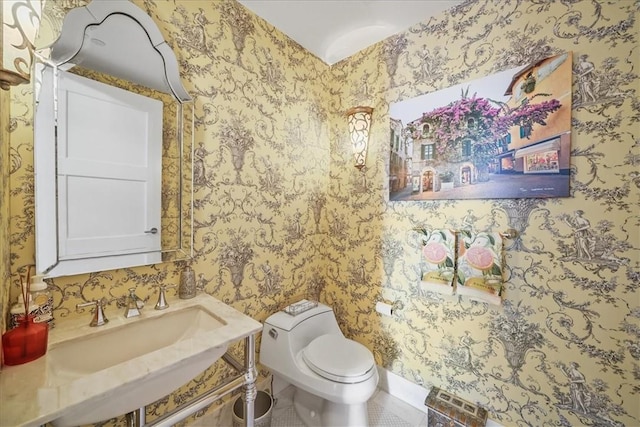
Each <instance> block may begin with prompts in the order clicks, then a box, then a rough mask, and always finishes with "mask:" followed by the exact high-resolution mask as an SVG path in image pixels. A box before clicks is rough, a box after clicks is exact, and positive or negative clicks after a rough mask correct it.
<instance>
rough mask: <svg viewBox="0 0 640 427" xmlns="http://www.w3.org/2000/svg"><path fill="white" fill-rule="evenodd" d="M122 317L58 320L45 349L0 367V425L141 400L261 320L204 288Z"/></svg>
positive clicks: (160, 392)
mask: <svg viewBox="0 0 640 427" xmlns="http://www.w3.org/2000/svg"><path fill="white" fill-rule="evenodd" d="M169 304H170V306H169V308H168V309H166V310H162V311H158V310H154V309H153V306H151V307H145V308H144V309H143V310H142V312H141V315H140V316H139V317H134V318H130V319H125V318H124V316H123V314H124V313H123V312H124V310H117V312H116V309H115V308H112V307H107V308H106V309H105V314H106V316H107V318H108V319H109V323H107V324H106V325H104V326H98V327H90V326H89V321H90V320H91V315H90V314H89V313H87V315H86V317H82V318H79V319H73V320H67V321H64V320H63V321H61V322H58V324H57V325H56V327H55V328H54V329H52V330H51V331H50V334H49V347H48V350H47V354H45V356H43V357H41V358H39V359H37V360H34V361H33V362H29V363H26V364H23V365H18V366H7V367H4V368H3V371H2V375H0V396H2V405H1V406H2V410H1V411H0V425H1V426H4V425H28V426H32V425H33V426H37V425H43V424H46V423H48V422H51V423H52V424H53V425H54V426H56V427H65V426H78V425H84V424H96V423H98V422H100V421H103V420H107V419H109V418H112V417H116V416H120V415H123V414H126V413H128V412H131V411H133V410H135V409H138V408H141V407H143V406H146V405H148V404H150V403H153V402H154V401H156V400H158V399H161V398H163V397H164V396H166V395H168V394H170V393H171V392H173V391H174V390H176V389H178V388H180V387H181V386H182V385H184V384H186V383H187V382H189V381H190V380H192V379H193V378H195V377H196V376H197V375H199V374H200V373H202V372H203V371H204V370H205V369H207V368H208V367H209V366H211V365H212V364H214V363H215V362H216V361H217V360H218V359H219V358H220V357H222V355H223V354H224V353H225V352H226V350H227V348H228V347H229V345H230V344H231V343H233V342H236V341H238V340H239V339H242V338H245V337H247V336H249V335H252V334H255V333H257V332H259V331H260V330H261V329H262V325H261V324H260V323H259V322H257V321H255V320H253V319H251V318H250V317H248V316H245V315H244V314H242V313H240V312H238V311H237V310H235V309H233V308H232V307H229V306H228V305H226V304H224V303H222V302H221V301H219V300H217V299H215V298H213V297H211V296H210V295H207V294H200V295H198V296H196V297H195V298H192V299H190V300H180V299H177V298H176V299H169Z"/></svg>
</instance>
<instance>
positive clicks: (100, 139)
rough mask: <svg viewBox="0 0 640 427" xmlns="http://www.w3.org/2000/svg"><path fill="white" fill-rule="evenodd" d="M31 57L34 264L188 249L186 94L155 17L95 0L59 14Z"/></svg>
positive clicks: (149, 258)
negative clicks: (57, 27)
mask: <svg viewBox="0 0 640 427" xmlns="http://www.w3.org/2000/svg"><path fill="white" fill-rule="evenodd" d="M39 60H40V61H39V64H38V67H37V69H38V70H39V72H37V73H36V75H37V76H39V78H40V84H39V86H40V87H39V90H38V89H36V113H35V123H34V130H35V148H34V156H35V161H34V163H35V175H36V269H37V272H38V274H43V275H46V276H48V277H57V276H66V275H72V274H80V273H87V272H94V271H102V270H109V269H114V268H124V267H132V266H136V265H146V264H152V263H157V262H162V261H173V260H178V259H185V258H189V257H191V256H192V243H193V237H192V228H193V227H192V226H193V216H192V214H193V204H192V200H193V188H192V179H193V167H192V159H193V123H194V110H193V103H192V100H191V97H190V96H189V95H188V93H187V92H186V90H185V89H184V87H183V86H182V83H181V81H180V76H179V73H178V64H177V60H176V58H175V55H174V53H173V51H172V50H171V48H170V47H169V46H168V45H167V43H166V42H165V41H164V39H163V38H162V35H161V34H160V32H159V30H158V28H157V27H156V25H155V23H154V22H153V20H152V19H151V18H150V17H149V16H148V15H147V14H146V13H145V12H144V11H143V10H141V9H139V8H138V7H137V6H135V5H134V4H133V3H131V2H129V1H112V0H109V1H107V0H94V1H93V2H91V3H90V4H89V5H87V6H85V7H81V8H76V9H73V10H71V11H70V12H69V13H68V14H67V16H66V17H65V19H64V22H63V26H62V31H61V33H60V37H59V38H58V39H57V40H56V41H55V42H54V43H53V45H52V46H51V49H50V55H49V58H44V57H42V56H41V57H40V58H39ZM37 86H38V85H37Z"/></svg>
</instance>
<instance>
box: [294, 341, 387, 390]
mask: <svg viewBox="0 0 640 427" xmlns="http://www.w3.org/2000/svg"><path fill="white" fill-rule="evenodd" d="M302 359H303V360H304V362H305V363H306V364H307V366H308V367H309V368H310V369H311V370H312V371H313V372H315V373H316V374H318V375H320V376H322V377H324V378H327V379H330V380H332V381H337V382H343V383H356V382H361V381H364V380H366V379H368V378H369V377H370V376H371V374H372V370H373V368H374V363H375V362H374V360H373V355H372V354H371V352H370V351H369V349H368V348H367V347H365V346H363V345H362V344H360V343H357V342H355V341H352V340H349V339H346V338H344V337H342V336H340V335H334V334H327V335H321V336H319V337H318V338H316V339H314V340H313V341H311V343H310V344H309V345H308V346H307V347H306V348H305V349H304V350H303V351H302Z"/></svg>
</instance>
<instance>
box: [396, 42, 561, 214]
mask: <svg viewBox="0 0 640 427" xmlns="http://www.w3.org/2000/svg"><path fill="white" fill-rule="evenodd" d="M571 65H572V64H571V53H570V52H566V53H562V54H559V55H556V56H553V57H550V58H544V59H541V60H539V61H537V62H535V63H533V64H529V65H526V66H523V67H518V68H515V69H511V70H507V71H503V72H500V73H497V74H494V75H492V76H488V77H485V78H482V79H479V80H475V81H472V82H467V83H464V84H461V85H457V86H453V87H450V88H447V89H443V90H440V91H436V92H433V93H429V94H425V95H422V96H419V97H416V98H412V99H409V100H406V101H402V102H398V103H394V104H391V107H390V116H391V153H390V162H389V200H390V201H402V200H436V199H484V198H545V197H567V196H569V170H570V145H571V144H570V142H571V70H572V68H571Z"/></svg>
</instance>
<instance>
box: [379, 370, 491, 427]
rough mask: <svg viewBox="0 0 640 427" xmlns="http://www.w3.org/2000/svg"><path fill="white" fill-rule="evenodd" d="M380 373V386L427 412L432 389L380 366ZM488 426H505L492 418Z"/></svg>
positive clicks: (390, 393)
mask: <svg viewBox="0 0 640 427" xmlns="http://www.w3.org/2000/svg"><path fill="white" fill-rule="evenodd" d="M378 375H379V376H380V381H379V382H378V388H379V389H380V390H382V391H384V392H386V393H388V394H389V395H391V396H393V397H395V398H396V399H400V400H402V401H403V402H405V403H407V404H409V405H411V406H413V407H414V408H416V409H418V410H420V411H422V412H424V413H426V412H427V407H426V406H425V404H424V401H425V400H426V399H427V396H428V395H429V392H430V391H431V389H430V388H429V389H427V388H424V387H422V386H419V385H418V384H414V383H412V382H411V381H409V380H407V379H404V378H403V377H401V376H400V375H396V374H394V373H393V372H391V371H388V370H386V369H385V368H383V367H381V366H378ZM486 427H503V426H502V424H499V423H497V422H495V421H493V420H491V419H488V420H487V424H486Z"/></svg>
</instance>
